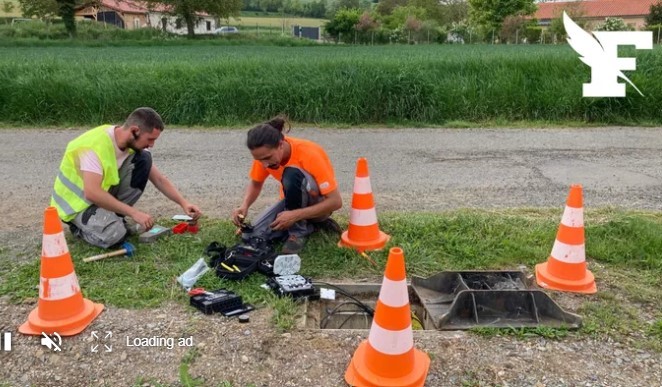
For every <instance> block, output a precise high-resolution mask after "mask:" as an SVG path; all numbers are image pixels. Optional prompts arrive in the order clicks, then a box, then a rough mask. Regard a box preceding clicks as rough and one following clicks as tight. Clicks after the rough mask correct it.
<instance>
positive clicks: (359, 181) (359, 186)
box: [354, 177, 372, 194]
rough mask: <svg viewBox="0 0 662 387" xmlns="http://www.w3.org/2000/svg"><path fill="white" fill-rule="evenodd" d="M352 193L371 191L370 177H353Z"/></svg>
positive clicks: (367, 192)
mask: <svg viewBox="0 0 662 387" xmlns="http://www.w3.org/2000/svg"><path fill="white" fill-rule="evenodd" d="M354 193H355V194H369V193H372V187H371V186H370V177H355V178H354Z"/></svg>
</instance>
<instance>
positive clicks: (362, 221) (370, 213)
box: [349, 208, 377, 226]
mask: <svg viewBox="0 0 662 387" xmlns="http://www.w3.org/2000/svg"><path fill="white" fill-rule="evenodd" d="M349 222H350V223H351V224H353V225H355V226H372V225H373V224H377V212H376V211H375V209H374V208H371V209H369V210H357V209H354V208H352V211H351V212H350V214H349Z"/></svg>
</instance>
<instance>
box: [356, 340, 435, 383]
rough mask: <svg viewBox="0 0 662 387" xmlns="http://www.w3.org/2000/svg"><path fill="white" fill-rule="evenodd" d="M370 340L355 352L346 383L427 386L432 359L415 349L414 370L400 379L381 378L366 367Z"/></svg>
mask: <svg viewBox="0 0 662 387" xmlns="http://www.w3.org/2000/svg"><path fill="white" fill-rule="evenodd" d="M367 347H368V340H364V341H363V342H362V343H361V344H359V347H358V348H357V349H356V352H354V356H353V357H352V361H351V362H350V363H349V367H347V371H345V381H346V382H347V384H349V385H350V386H357V387H414V386H423V385H425V378H427V376H428V370H429V369H430V358H429V357H428V355H427V354H426V353H425V352H423V351H421V350H418V349H414V369H413V370H412V371H411V372H410V373H409V374H408V375H403V376H401V377H399V378H387V377H383V376H379V375H377V374H375V373H374V372H372V371H370V369H369V368H368V367H367V366H366V364H365V363H366V359H365V358H366V356H365V351H366V348H367Z"/></svg>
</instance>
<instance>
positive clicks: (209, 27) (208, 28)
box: [207, 21, 211, 31]
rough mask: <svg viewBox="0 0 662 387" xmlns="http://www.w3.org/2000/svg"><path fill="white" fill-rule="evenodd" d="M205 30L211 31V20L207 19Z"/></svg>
mask: <svg viewBox="0 0 662 387" xmlns="http://www.w3.org/2000/svg"><path fill="white" fill-rule="evenodd" d="M207 31H211V22H210V21H207Z"/></svg>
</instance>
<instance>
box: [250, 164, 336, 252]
mask: <svg viewBox="0 0 662 387" xmlns="http://www.w3.org/2000/svg"><path fill="white" fill-rule="evenodd" d="M281 184H282V185H283V192H284V193H285V199H282V200H280V201H279V202H278V203H276V204H274V205H272V206H271V207H268V208H267V209H266V210H264V211H262V212H261V213H260V215H258V217H257V218H256V219H255V221H253V222H252V223H253V232H252V233H251V234H249V235H243V236H242V237H244V238H246V237H252V236H257V237H261V238H264V239H266V240H268V241H282V240H284V239H286V238H287V237H288V236H289V235H294V236H296V237H305V236H308V235H310V234H312V233H313V231H315V227H314V226H313V223H316V222H321V221H323V220H325V219H327V218H328V217H329V215H326V216H323V217H320V218H319V219H311V220H300V221H298V222H296V223H294V224H293V225H292V227H290V228H289V229H288V230H277V231H276V230H272V229H271V227H269V225H270V224H271V223H272V222H273V221H274V220H275V219H276V216H277V215H278V214H280V213H281V212H283V211H288V210H296V209H299V208H305V207H309V206H312V205H314V204H317V203H319V202H320V201H322V200H323V199H324V197H323V196H321V195H320V193H319V187H318V186H317V182H316V181H315V179H314V178H313V177H312V176H311V175H310V174H309V173H308V172H306V171H304V170H303V169H300V168H297V167H286V168H285V170H284V171H283V177H282V180H281Z"/></svg>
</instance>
